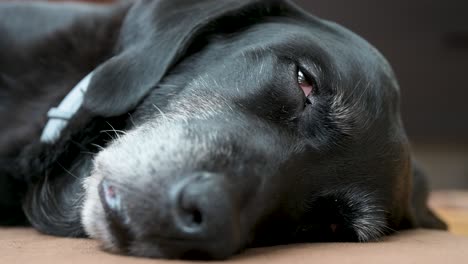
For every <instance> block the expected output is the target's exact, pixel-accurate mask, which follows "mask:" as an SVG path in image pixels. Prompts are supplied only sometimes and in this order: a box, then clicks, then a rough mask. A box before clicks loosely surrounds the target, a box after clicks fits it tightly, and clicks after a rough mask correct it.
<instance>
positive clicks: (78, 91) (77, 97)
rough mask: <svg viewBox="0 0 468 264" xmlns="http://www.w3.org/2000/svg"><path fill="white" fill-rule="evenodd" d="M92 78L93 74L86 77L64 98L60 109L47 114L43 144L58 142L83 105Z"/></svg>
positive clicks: (52, 109) (54, 108)
mask: <svg viewBox="0 0 468 264" xmlns="http://www.w3.org/2000/svg"><path fill="white" fill-rule="evenodd" d="M92 77H93V72H91V73H90V74H88V75H86V77H84V78H83V79H82V80H81V81H80V82H79V83H78V84H77V85H76V86H75V87H73V89H72V90H71V91H70V92H69V93H68V94H67V95H66V96H65V97H64V98H63V100H62V102H60V104H59V106H58V107H53V108H51V109H50V110H49V111H48V112H47V118H48V121H47V123H46V125H45V127H44V130H43V131H42V135H41V142H43V143H49V144H51V143H54V142H55V141H57V139H58V138H59V136H60V134H61V133H62V130H63V129H64V128H65V126H66V125H67V124H68V122H69V121H70V119H71V118H72V117H73V116H74V115H75V114H76V112H77V111H78V109H80V107H81V105H82V104H83V100H84V95H85V93H86V91H87V90H88V86H89V83H90V82H91V78H92Z"/></svg>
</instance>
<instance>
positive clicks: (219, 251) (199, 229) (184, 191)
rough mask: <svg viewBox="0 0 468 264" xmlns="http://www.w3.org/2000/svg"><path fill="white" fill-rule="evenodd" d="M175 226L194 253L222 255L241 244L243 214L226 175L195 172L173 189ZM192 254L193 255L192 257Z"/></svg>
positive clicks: (228, 253) (211, 255)
mask: <svg viewBox="0 0 468 264" xmlns="http://www.w3.org/2000/svg"><path fill="white" fill-rule="evenodd" d="M172 202H173V217H174V220H175V228H176V229H177V230H178V233H179V234H180V235H181V236H182V238H184V239H186V241H193V243H194V244H193V245H190V246H191V250H190V251H191V252H194V253H198V254H202V255H203V256H210V257H214V258H222V257H223V256H229V255H230V254H232V253H233V252H232V251H233V250H235V248H237V246H238V243H239V239H240V238H239V236H240V235H239V227H238V226H239V215H238V213H236V212H237V211H238V210H235V208H236V207H235V205H234V203H233V199H232V197H231V196H230V195H229V191H228V188H227V184H226V183H225V181H224V177H223V176H222V175H217V174H214V173H207V172H201V173H195V174H192V175H190V176H189V177H187V178H186V179H185V180H183V181H181V182H180V183H179V184H177V185H176V186H175V187H174V189H173V190H172ZM189 257H192V256H189Z"/></svg>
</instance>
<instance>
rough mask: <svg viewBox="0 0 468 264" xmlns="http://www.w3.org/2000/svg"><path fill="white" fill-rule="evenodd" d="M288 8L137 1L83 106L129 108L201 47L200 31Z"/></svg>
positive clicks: (106, 111) (109, 110)
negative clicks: (175, 66)
mask: <svg viewBox="0 0 468 264" xmlns="http://www.w3.org/2000/svg"><path fill="white" fill-rule="evenodd" d="M288 10H289V12H297V10H296V9H295V8H294V7H293V6H292V5H291V4H290V3H289V2H288V1H274V0H273V1H271V0H225V1H219V0H201V1H200V0H199V1H191V0H159V1H150V0H141V1H138V2H136V3H135V4H134V6H132V8H131V9H130V10H129V13H128V14H127V17H126V18H125V20H124V23H123V26H122V29H121V34H120V39H119V49H120V52H119V53H118V55H116V56H115V57H113V58H112V59H110V60H108V61H107V62H105V63H104V64H103V65H101V66H100V67H99V68H98V69H96V70H95V72H94V77H93V79H92V80H91V83H90V85H89V88H88V91H87V93H86V96H85V99H84V105H83V107H84V108H85V109H87V110H88V111H90V112H91V113H94V114H95V115H97V116H103V117H110V116H117V115H121V114H124V113H126V112H128V111H131V110H132V109H134V108H135V107H136V105H137V104H138V103H139V102H140V101H141V100H142V99H143V98H144V97H145V95H147V94H148V92H149V91H150V90H151V89H152V88H153V87H155V86H157V85H158V83H159V82H160V81H161V79H162V78H163V77H164V76H165V74H166V73H167V71H168V70H169V69H170V68H171V67H172V66H174V65H175V64H176V63H177V62H178V61H180V60H181V59H182V58H183V57H185V56H188V55H189V54H190V52H193V51H194V50H197V49H200V48H201V47H202V46H201V45H203V44H202V43H203V39H202V36H204V35H206V34H210V33H213V32H217V31H219V30H221V31H223V32H227V33H229V32H235V31H236V30H239V28H241V27H243V26H246V25H247V24H248V23H252V22H253V21H255V19H256V18H260V17H262V16H263V17H265V16H267V15H272V14H280V13H284V12H288ZM257 20H258V19H257ZM197 45H198V46H197Z"/></svg>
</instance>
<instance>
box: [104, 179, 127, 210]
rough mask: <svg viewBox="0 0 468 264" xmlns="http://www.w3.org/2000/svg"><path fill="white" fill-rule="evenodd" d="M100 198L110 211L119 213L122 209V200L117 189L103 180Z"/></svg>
mask: <svg viewBox="0 0 468 264" xmlns="http://www.w3.org/2000/svg"><path fill="white" fill-rule="evenodd" d="M99 196H100V198H101V201H102V202H103V204H104V207H106V209H108V210H112V211H114V212H118V211H120V210H121V207H122V200H121V196H120V194H119V191H118V189H117V187H116V186H115V185H113V184H111V183H109V182H108V181H107V180H102V182H101V183H100V185H99Z"/></svg>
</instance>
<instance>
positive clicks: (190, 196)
mask: <svg viewBox="0 0 468 264" xmlns="http://www.w3.org/2000/svg"><path fill="white" fill-rule="evenodd" d="M181 178H182V179H181V180H177V181H175V182H174V183H173V184H172V186H170V187H169V188H168V192H167V193H166V194H164V196H165V197H166V198H164V199H165V200H167V201H168V202H167V203H165V204H166V206H165V207H160V206H154V207H151V208H152V209H150V210H149V211H146V212H142V211H133V210H132V204H137V203H139V201H138V200H136V199H138V198H137V197H135V196H132V195H130V194H129V193H128V190H127V191H126V190H125V189H122V188H119V185H118V184H117V183H115V182H114V181H112V180H107V179H103V180H102V181H101V183H100V184H99V186H98V191H99V196H100V199H101V203H102V207H103V209H104V212H105V215H106V221H107V224H108V227H109V231H110V232H111V234H112V236H113V237H114V239H115V242H116V244H117V245H119V246H120V247H121V248H125V247H127V246H128V245H129V244H131V243H134V242H137V243H141V242H145V243H156V244H160V245H162V244H164V243H167V244H170V245H171V246H170V249H169V251H170V252H162V254H163V255H164V256H168V257H170V256H175V257H177V258H180V257H182V258H191V259H192V258H213V259H222V258H226V257H228V256H230V255H232V254H233V253H235V251H237V250H238V249H239V246H240V243H241V234H240V233H241V231H240V213H239V210H238V209H236V208H237V206H236V203H235V202H234V200H235V199H233V196H232V195H230V191H229V188H228V183H227V181H226V179H225V177H224V175H221V174H217V173H209V172H197V173H190V174H189V175H186V176H184V177H181ZM140 202H142V201H140ZM148 223H153V224H154V228H155V229H152V228H151V227H149V226H148ZM161 223H166V227H165V229H159V228H158V226H160V224H161ZM167 223H169V224H168V225H167ZM156 229H158V230H156ZM131 230H147V231H146V232H145V233H147V234H140V235H135V234H132V231H131ZM150 234H151V235H150ZM159 238H163V239H162V241H156V240H158V239H159ZM133 240H136V241H133ZM140 240H141V241H140ZM150 240H151V241H150Z"/></svg>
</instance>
